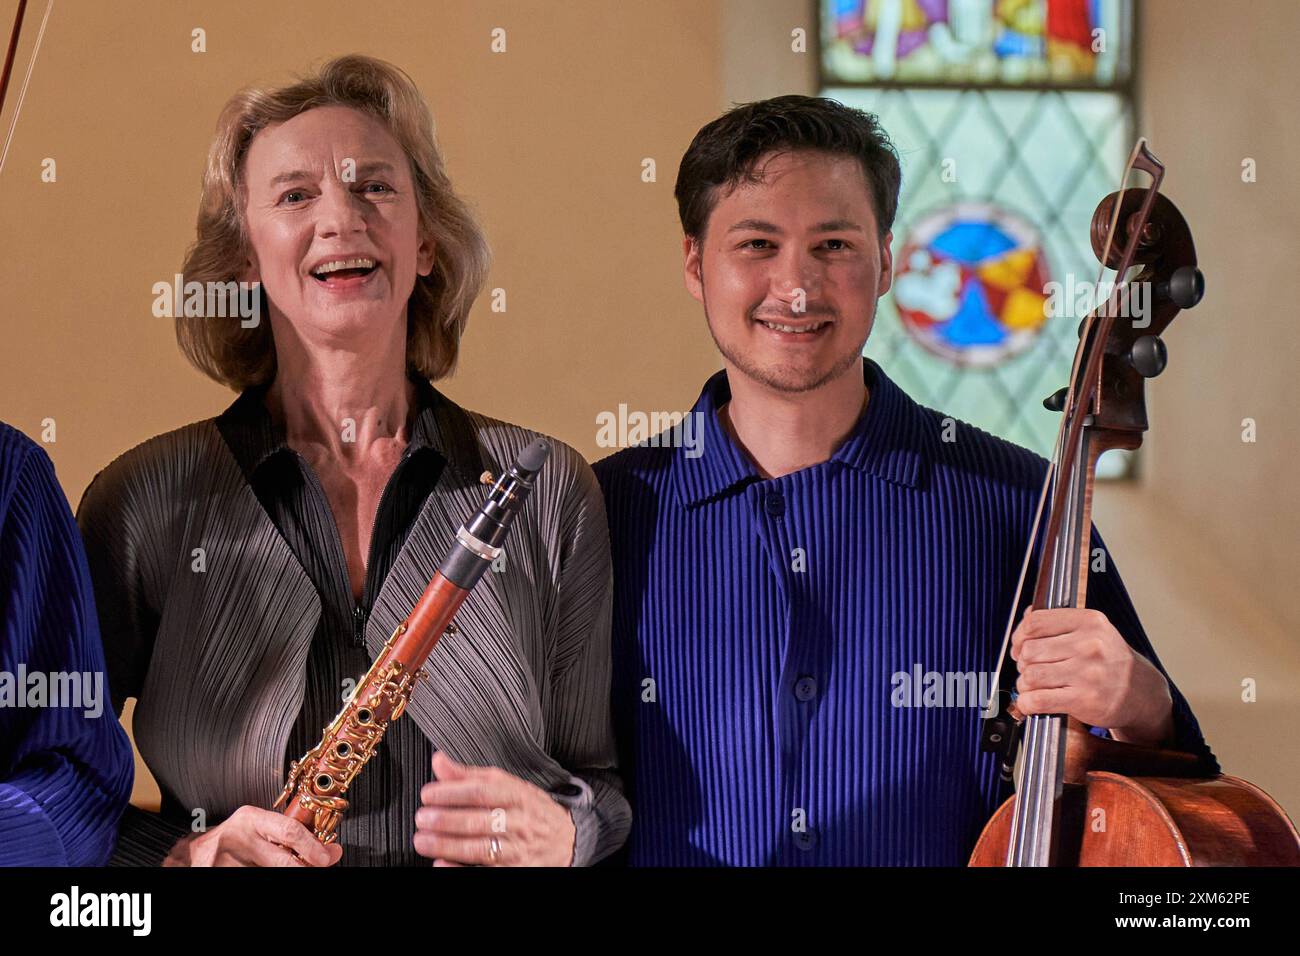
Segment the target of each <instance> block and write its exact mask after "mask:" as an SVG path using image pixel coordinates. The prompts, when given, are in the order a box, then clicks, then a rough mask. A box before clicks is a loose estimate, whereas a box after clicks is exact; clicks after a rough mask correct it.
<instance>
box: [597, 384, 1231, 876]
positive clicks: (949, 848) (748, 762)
mask: <svg viewBox="0 0 1300 956" xmlns="http://www.w3.org/2000/svg"><path fill="white" fill-rule="evenodd" d="M864 377H865V381H866V384H867V387H868V389H869V393H870V397H869V400H868V402H867V406H866V409H865V410H864V412H863V414H862V416H861V417H860V418H859V420H858V422H857V423H856V425H855V427H854V428H853V430H852V432H851V433H850V434H849V436H848V438H847V439H846V440H845V441H844V442H843V443H842V444H841V446H840V447H839V448H838V450H837V451H836V452H835V454H834V455H833V456H832V457H831V458H830V459H829V460H828V461H825V462H823V463H821V464H818V465H815V466H812V467H810V468H805V469H803V470H801V471H798V472H795V473H793V474H790V475H785V476H782V477H779V478H771V479H766V480H763V479H761V478H760V476H759V475H758V473H757V471H756V470H755V468H754V466H753V464H752V463H751V462H750V461H749V459H748V457H747V456H746V455H745V453H744V452H743V451H742V450H741V449H740V448H739V447H738V446H737V445H736V444H735V443H734V442H733V441H732V440H731V439H730V437H729V436H728V435H727V434H726V432H725V431H724V430H723V428H722V426H721V425H720V424H719V422H718V418H717V410H718V408H719V407H720V406H721V405H722V404H724V403H725V402H726V401H727V400H728V399H729V398H730V391H729V388H728V385H727V377H726V373H725V372H718V373H717V374H716V375H714V376H713V377H712V378H710V379H709V381H708V382H707V384H706V385H705V387H704V390H703V392H702V393H701V395H700V398H699V401H698V402H697V403H696V404H695V407H694V408H693V409H692V415H693V416H694V418H693V422H694V423H697V424H698V431H697V432H696V433H695V434H694V435H693V436H691V433H690V431H689V428H688V430H687V431H686V432H684V433H683V432H682V431H680V430H679V431H678V432H677V435H678V437H679V438H680V437H681V436H682V435H683V434H685V435H686V436H687V437H688V438H692V437H693V439H694V440H693V441H692V440H688V441H686V442H684V443H683V442H679V444H678V446H677V447H673V446H672V444H671V440H670V439H671V436H669V435H667V434H666V435H665V436H661V437H660V438H658V439H653V440H651V441H650V442H649V443H646V444H643V445H640V446H636V447H632V448H628V449H625V450H623V451H620V452H618V453H616V454H614V455H612V456H610V457H609V458H606V459H604V460H603V461H601V462H599V463H597V464H596V466H595V471H596V475H597V477H598V478H599V479H600V482H601V485H602V488H603V490H604V493H605V500H606V507H607V510H608V514H609V522H610V534H611V540H612V550H613V559H614V575H615V593H614V618H613V622H614V623H613V653H614V679H613V688H612V691H613V705H614V716H615V731H616V735H617V737H618V742H619V748H620V766H621V768H622V770H623V773H624V778H625V781H626V783H627V787H628V791H629V796H630V799H631V801H632V808H633V826H632V834H631V837H630V840H629V843H628V847H627V862H629V863H630V864H631V865H643V866H644V865H650V866H654V865H741V866H766V865H794V866H806V865H839V866H850V865H871V866H880V865H961V864H964V863H965V862H966V860H967V858H968V856H969V854H970V851H971V849H972V848H973V846H974V843H975V840H976V838H977V837H978V836H979V833H980V830H981V828H982V827H983V825H984V824H985V823H986V822H987V820H988V818H989V817H990V816H991V815H992V813H993V811H994V810H995V809H996V807H997V806H998V804H999V803H1000V802H1001V801H1002V800H1003V799H1005V798H1006V797H1007V796H1009V795H1010V793H1009V790H1008V789H1006V788H1005V787H1004V785H1002V784H1001V783H1000V779H999V775H998V767H997V761H996V758H995V757H994V756H993V755H991V754H988V753H984V752H982V751H981V750H980V747H979V731H980V712H981V711H980V708H981V704H982V703H983V700H982V699H977V698H978V695H977V694H975V693H969V694H967V695H966V697H965V698H964V699H963V697H962V694H961V691H962V689H971V688H975V687H979V686H987V685H988V684H989V683H990V682H991V680H992V677H991V672H993V671H995V670H996V667H997V655H998V651H999V648H1000V645H1001V641H1002V637H1003V633H1004V630H1005V628H1006V623H1007V617H1008V613H1009V612H1010V609H1011V608H1010V605H1011V602H1012V599H1013V596H1014V592H1015V585H1016V581H1017V578H1018V576H1019V572H1020V567H1021V562H1022V560H1023V555H1024V549H1025V546H1026V542H1027V540H1028V534H1029V530H1030V526H1031V524H1032V519H1033V514H1034V509H1035V506H1036V504H1037V495H1038V492H1039V489H1040V488H1041V484H1042V480H1043V477H1044V474H1045V468H1046V465H1047V463H1046V461H1045V460H1044V459H1043V458H1041V457H1040V456H1038V455H1036V454H1034V453H1033V452H1030V451H1029V450H1027V449H1024V448H1021V447H1019V446H1017V445H1014V444H1012V443H1010V442H1007V441H1005V440H1002V439H999V438H997V437H994V436H992V435H989V434H987V433H985V432H983V431H981V430H979V429H977V428H975V427H974V426H971V425H968V424H965V423H962V422H960V421H957V420H955V419H952V418H950V417H948V416H945V415H944V414H942V413H940V412H937V411H933V410H931V409H927V408H924V407H922V406H920V405H918V404H917V403H916V402H914V401H913V400H912V399H911V398H910V397H909V396H908V395H907V394H906V393H904V392H903V391H902V390H901V389H900V388H899V387H898V386H897V385H896V384H895V383H894V382H892V381H891V380H890V379H889V377H888V376H887V375H886V374H885V373H884V371H883V370H882V369H881V368H880V366H879V365H877V364H876V363H875V362H873V361H871V360H870V359H866V360H864ZM665 439H669V440H665ZM1092 533H1093V546H1094V547H1101V548H1103V549H1104V544H1103V543H1102V542H1101V539H1100V538H1099V537H1098V536H1097V535H1096V531H1095V529H1093V532H1092ZM1032 573H1033V569H1032V568H1031V575H1032ZM1032 580H1033V579H1032V576H1031V577H1030V579H1029V583H1030V584H1031V583H1032ZM1025 591H1026V593H1025V595H1024V597H1023V599H1022V601H1021V602H1020V606H1021V607H1022V608H1023V607H1024V606H1025V605H1027V604H1028V603H1029V599H1030V597H1031V595H1032V587H1030V586H1028V584H1027V586H1026V589H1025ZM1087 604H1088V606H1089V607H1094V608H1097V609H1100V610H1102V611H1103V612H1104V613H1105V614H1106V615H1107V617H1108V618H1109V619H1110V620H1111V622H1112V623H1113V624H1114V625H1115V627H1116V628H1117V629H1118V630H1119V631H1120V633H1122V634H1123V635H1124V637H1125V639H1126V640H1128V641H1129V643H1130V644H1131V645H1132V646H1133V647H1135V648H1136V649H1137V650H1138V651H1139V652H1141V653H1142V654H1144V655H1146V656H1147V657H1148V658H1150V659H1151V660H1152V661H1153V662H1154V663H1155V664H1156V665H1157V666H1160V664H1159V661H1158V660H1157V659H1156V656H1155V654H1154V652H1153V651H1152V649H1151V646H1150V644H1149V643H1148V641H1147V638H1146V636H1145V634H1144V633H1143V631H1142V627H1141V624H1140V623H1139V621H1138V618H1137V615H1136V613H1135V611H1134V609H1133V606H1132V603H1131V602H1130V600H1129V597H1128V595H1127V593H1126V592H1125V590H1124V586H1123V584H1122V582H1121V581H1120V578H1119V575H1118V572H1117V571H1116V569H1115V566H1114V564H1113V563H1112V562H1111V561H1110V559H1109V555H1106V556H1105V571H1096V570H1094V571H1093V572H1092V573H1091V574H1090V577H1089V588H1088V600H1087ZM1018 613H1019V612H1018ZM1162 670H1163V668H1162ZM981 673H983V674H984V675H986V676H985V678H984V681H985V683H984V684H983V685H980V684H978V683H977V682H978V680H979V677H978V675H979V674H981ZM930 674H936V675H940V676H939V679H940V680H942V682H943V686H944V687H947V688H949V689H950V693H949V694H948V695H947V696H944V695H942V694H939V695H937V696H936V695H930V696H927V695H925V694H924V693H923V692H922V687H923V686H929V687H931V689H933V687H934V686H935V678H928V677H926V675H930ZM900 675H906V677H903V676H900ZM1166 676H1168V675H1166ZM927 681H929V684H928V685H927V684H926V682H927ZM1171 693H1172V696H1173V699H1174V722H1175V729H1176V738H1177V739H1176V743H1175V746H1177V747H1179V748H1181V749H1186V750H1190V751H1192V752H1196V753H1198V754H1201V755H1202V756H1203V757H1204V758H1205V759H1206V760H1207V761H1210V762H1213V759H1214V758H1213V755H1212V754H1211V753H1210V752H1209V750H1208V748H1206V746H1205V742H1204V740H1203V738H1202V735H1201V732H1200V729H1199V727H1198V726H1197V723H1196V719H1195V717H1194V716H1193V715H1192V712H1191V710H1190V708H1189V707H1188V704H1187V702H1186V700H1185V699H1184V698H1183V696H1182V694H1181V693H1179V692H1178V690H1177V688H1176V687H1174V686H1173V685H1172V681H1171ZM927 701H928V705H927ZM958 701H964V702H963V703H962V704H961V705H958V704H957V702H958Z"/></svg>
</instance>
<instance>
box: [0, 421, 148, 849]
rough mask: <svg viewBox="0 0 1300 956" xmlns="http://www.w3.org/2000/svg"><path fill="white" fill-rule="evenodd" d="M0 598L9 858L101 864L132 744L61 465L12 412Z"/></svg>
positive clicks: (125, 789) (127, 787) (5, 461)
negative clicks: (58, 473) (113, 700)
mask: <svg viewBox="0 0 1300 956" xmlns="http://www.w3.org/2000/svg"><path fill="white" fill-rule="evenodd" d="M0 602H2V603H3V608H4V620H3V630H0V865H4V866H101V865H103V864H104V863H105V862H106V861H107V860H108V857H109V855H110V854H111V852H112V850H113V844H114V841H115V838H116V832H117V823H118V819H119V818H120V817H121V815H122V811H123V810H124V809H125V807H126V805H127V801H128V800H129V799H130V796H131V784H132V782H133V778H134V765H133V762H132V758H131V744H130V741H128V740H127V736H126V732H125V731H124V730H123V729H122V726H121V724H119V723H118V721H117V715H116V713H115V712H114V710H113V708H112V707H111V706H110V705H109V698H108V687H107V681H106V680H105V674H104V650H103V646H102V644H101V642H100V636H99V626H98V623H97V618H96V614H95V603H94V594H93V590H92V587H91V583H90V572H89V570H88V568H87V565H86V556H85V552H84V551H83V549H82V544H81V536H80V534H79V532H78V530H77V525H76V523H75V522H74V521H73V519H72V512H71V510H70V508H69V507H68V502H67V499H66V498H65V497H64V495H63V491H62V489H61V488H60V487H59V484H58V481H57V479H56V478H55V475H54V466H53V464H52V463H51V462H50V459H49V456H48V455H46V454H45V451H44V449H42V448H41V447H40V446H39V445H37V444H36V443H35V442H33V441H32V440H31V439H29V438H27V437H26V436H25V435H23V434H22V433H21V432H19V431H17V430H16V429H14V428H12V427H10V426H9V425H6V424H4V423H0Z"/></svg>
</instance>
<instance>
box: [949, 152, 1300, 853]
mask: <svg viewBox="0 0 1300 956" xmlns="http://www.w3.org/2000/svg"><path fill="white" fill-rule="evenodd" d="M1133 169H1137V170H1140V171H1141V172H1144V173H1146V174H1148V175H1149V176H1150V177H1151V185H1150V186H1149V187H1147V188H1127V189H1126V188H1124V184H1125V183H1126V182H1127V181H1128V176H1129V173H1130V171H1131V170H1133ZM1164 172H1165V167H1164V166H1163V164H1161V163H1160V161H1159V160H1158V159H1156V157H1155V156H1154V155H1152V153H1151V151H1150V150H1149V149H1148V148H1147V144H1146V140H1145V139H1139V140H1138V143H1137V145H1136V146H1135V147H1134V149H1133V153H1132V155H1131V157H1130V158H1129V162H1128V165H1127V166H1126V168H1125V172H1124V179H1123V181H1122V182H1121V186H1120V189H1119V191H1117V192H1114V193H1111V194H1110V195H1108V196H1106V197H1105V198H1104V199H1103V200H1102V201H1101V203H1100V204H1099V205H1098V206H1097V209H1096V212H1094V214H1093V217H1092V222H1091V237H1090V238H1091V244H1092V249H1093V252H1094V253H1095V254H1096V256H1097V257H1098V260H1099V261H1100V262H1101V275H1103V276H1104V275H1105V270H1106V269H1113V270H1114V271H1115V277H1116V280H1115V284H1114V288H1113V291H1111V293H1110V295H1109V296H1108V297H1107V298H1106V300H1105V301H1104V302H1103V303H1101V305H1099V306H1098V307H1097V308H1096V309H1094V310H1093V311H1092V312H1090V313H1089V314H1087V315H1086V316H1084V318H1083V320H1082V322H1081V323H1080V327H1079V345H1078V348H1077V350H1076V352H1075V356H1074V363H1073V367H1072V369H1071V373H1070V381H1069V384H1068V385H1066V386H1065V387H1063V388H1061V389H1060V390H1059V391H1057V392H1056V393H1055V394H1053V395H1051V396H1049V397H1048V398H1047V399H1046V400H1045V401H1044V405H1045V406H1046V407H1047V408H1048V409H1050V410H1054V411H1060V412H1062V413H1063V415H1062V419H1061V424H1060V428H1059V430H1058V432H1057V438H1056V446H1055V449H1054V451H1053V453H1052V458H1051V460H1050V462H1049V464H1048V468H1047V474H1046V477H1045V479H1044V481H1043V487H1042V491H1041V493H1040V495H1039V500H1038V513H1037V514H1036V515H1035V518H1034V525H1033V528H1034V531H1033V533H1031V536H1030V541H1029V548H1028V550H1027V551H1026V554H1025V560H1024V563H1023V565H1022V567H1021V574H1020V582H1019V585H1018V586H1017V589H1016V595H1015V598H1014V600H1013V601H1012V605H1011V616H1012V620H1010V621H1008V624H1007V630H1006V635H1005V636H1004V638H1003V644H1002V654H1001V660H1000V662H999V668H998V672H999V674H1000V686H999V687H998V688H995V690H994V694H993V696H992V697H991V698H990V700H989V702H988V706H987V708H986V710H985V714H986V715H990V716H987V717H986V719H985V721H984V725H983V734H982V737H983V740H982V743H983V747H984V749H985V750H991V751H995V752H997V753H999V754H1001V758H1002V772H1003V778H1004V779H1009V780H1012V781H1013V782H1014V784H1015V792H1014V794H1013V795H1012V796H1011V797H1009V798H1008V799H1007V800H1006V801H1005V802H1004V803H1003V804H1002V805H1001V806H1000V807H999V808H998V809H997V811H996V812H995V813H994V814H993V816H992V818H991V819H990V820H989V822H988V823H987V824H986V825H985V827H984V829H983V831H982V832H981V834H980V836H979V839H978V841H977V842H976V844H975V848H974V850H973V851H972V853H971V857H970V865H971V866H1300V835H1297V832H1296V827H1295V825H1294V824H1293V823H1292V822H1291V820H1290V819H1289V818H1288V817H1287V815H1286V813H1285V812H1284V811H1283V810H1282V808H1281V807H1280V806H1278V804H1277V802H1276V801H1274V800H1273V799H1272V798H1271V797H1270V796H1269V795H1268V794H1267V793H1265V792H1264V791H1263V790H1261V789H1260V788H1259V787H1257V786H1255V785H1254V784H1252V783H1250V782H1248V781H1246V780H1243V779H1241V778H1239V777H1234V776H1230V775H1228V774H1222V773H1216V772H1215V769H1216V768H1212V767H1208V766H1206V763H1205V762H1204V761H1203V760H1202V758H1200V757H1197V756H1195V755H1193V754H1187V753H1180V752H1177V751H1172V750H1167V749H1161V748H1157V747H1147V746H1142V745H1138V744H1132V743H1125V742H1121V741H1117V740H1111V739H1105V738H1100V737H1098V736H1096V735H1095V734H1093V733H1091V732H1090V731H1089V730H1088V728H1087V726H1086V725H1084V724H1082V723H1081V722H1080V721H1078V720H1076V719H1075V718H1073V717H1067V716H1066V715H1064V714H1035V715H1030V716H1028V717H1025V716H1023V715H1021V714H1019V713H1018V712H1017V711H1016V710H1015V706H1014V702H1013V701H1012V695H1011V693H1010V689H1009V688H1010V686H1011V685H1012V684H1013V683H1014V675H1015V667H1014V664H1013V662H1011V661H1010V658H1009V656H1008V650H1009V646H1010V639H1011V632H1012V624H1013V623H1014V615H1015V612H1016V609H1017V607H1019V604H1020V596H1021V594H1022V593H1023V589H1024V585H1025V576H1026V571H1027V569H1028V567H1029V561H1030V557H1031V555H1032V554H1033V553H1034V548H1035V543H1036V542H1035V538H1036V537H1037V530H1038V528H1039V524H1040V519H1041V516H1042V511H1043V505H1044V503H1045V502H1046V501H1047V500H1048V498H1049V494H1050V501H1051V504H1050V507H1049V508H1048V511H1047V521H1046V528H1045V530H1044V533H1043V541H1042V547H1041V551H1040V553H1041V555H1042V559H1041V560H1040V562H1039V572H1038V574H1037V578H1036V581H1035V584H1034V597H1033V601H1032V606H1033V607H1037V608H1060V607H1083V606H1084V604H1085V599H1086V595H1087V583H1088V567H1089V561H1088V558H1089V550H1088V549H1089V545H1090V530H1091V527H1092V517H1091V514H1092V495H1093V485H1094V481H1095V478H1096V465H1097V459H1098V458H1099V457H1100V456H1101V454H1102V453H1103V452H1105V451H1107V450H1109V449H1111V448H1124V449H1134V448H1137V447H1139V446H1140V445H1141V443H1142V433H1143V432H1145V431H1146V429H1147V414H1146V405H1145V382H1146V379H1148V378H1154V377H1155V376H1157V375H1159V374H1160V373H1161V372H1162V371H1164V369H1165V365H1166V363H1167V359H1168V353H1167V350H1166V348H1165V345H1164V342H1163V340H1162V339H1161V338H1160V336H1161V333H1163V332H1164V330H1165V329H1166V328H1167V327H1168V326H1169V324H1170V323H1171V322H1172V321H1173V320H1174V318H1175V317H1176V316H1177V315H1178V313H1179V311H1181V310H1182V309H1188V308H1192V307H1193V306H1195V305H1196V304H1197V303H1198V302H1199V301H1200V300H1201V297H1202V295H1203V294H1204V290H1205V280H1204V277H1203V276H1202V275H1201V272H1200V270H1199V269H1197V268H1196V249H1195V246H1194V244H1193V242H1192V234H1191V230H1190V229H1189V228H1188V225H1187V222H1186V220H1184V218H1183V216H1182V214H1181V213H1180V212H1179V211H1178V209H1177V207H1175V206H1174V204H1173V203H1172V202H1171V201H1170V200H1169V199H1168V198H1167V197H1165V196H1164V195H1162V194H1161V193H1160V191H1159V190H1160V185H1161V182H1162V180H1163V178H1164ZM1135 267H1136V268H1138V269H1139V271H1138V272H1137V274H1136V275H1134V276H1133V277H1132V278H1131V279H1127V280H1126V276H1128V275H1129V273H1130V272H1131V270H1133V269H1134V268H1135ZM1139 284H1145V286H1143V285H1139ZM1098 287H1099V288H1100V287H1101V286H1100V279H1099V284H1098ZM1144 289H1145V290H1149V291H1150V295H1149V296H1148V297H1147V298H1146V300H1145V304H1142V299H1141V296H1140V295H1139V294H1137V293H1140V292H1142V291H1144ZM1130 307H1133V309H1134V310H1135V311H1137V312H1138V313H1139V315H1140V317H1141V319H1142V321H1140V322H1135V321H1129V319H1130V318H1131V316H1130Z"/></svg>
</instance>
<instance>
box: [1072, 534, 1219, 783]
mask: <svg viewBox="0 0 1300 956" xmlns="http://www.w3.org/2000/svg"><path fill="white" fill-rule="evenodd" d="M1098 549H1101V555H1100V556H1101V558H1102V560H1101V561H1098V560H1095V559H1094V560H1092V561H1090V563H1089V570H1088V594H1087V601H1086V602H1085V603H1086V606H1087V607H1090V608H1092V609H1093V610H1097V611H1101V612H1102V613H1103V614H1105V615H1106V618H1107V619H1108V620H1109V621H1110V622H1111V624H1113V625H1114V626H1115V629H1116V630H1117V631H1119V632H1120V634H1122V635H1123V637H1124V640H1126V641H1128V643H1129V646H1130V647H1132V648H1133V649H1134V650H1135V651H1137V652H1138V653H1139V654H1141V655H1142V656H1143V657H1145V658H1146V659H1147V660H1149V661H1150V662H1151V663H1152V664H1154V665H1155V666H1156V667H1157V668H1158V669H1159V671H1160V673H1162V674H1164V676H1165V680H1167V681H1168V682H1169V696H1170V697H1171V698H1172V699H1173V718H1174V740H1173V743H1172V744H1170V745H1169V749H1171V750H1181V751H1184V752H1186V753H1190V754H1195V755H1196V756H1198V757H1200V758H1201V760H1202V761H1203V762H1204V763H1205V765H1206V767H1207V768H1209V769H1211V770H1212V772H1214V773H1218V772H1219V762H1218V760H1216V759H1215V756H1214V753H1213V752H1212V751H1211V750H1210V748H1209V746H1207V745H1206V743H1205V737H1204V735H1203V734H1202V733H1201V727H1200V724H1199V723H1197V721H1196V715H1195V714H1193V713H1192V708H1191V706H1190V705H1189V704H1188V703H1187V699H1186V698H1185V697H1184V696H1183V694H1182V692H1181V691H1180V690H1179V689H1178V685H1177V684H1175V683H1174V681H1173V678H1171V677H1170V676H1169V672H1168V671H1166V670H1165V667H1164V665H1163V664H1161V663H1160V658H1159V657H1157V656H1156V652H1155V648H1153V647H1152V646H1151V642H1150V641H1149V640H1147V636H1146V632H1145V631H1143V630H1142V623H1141V622H1140V621H1139V620H1138V616H1137V611H1136V610H1134V608H1133V602H1132V601H1131V600H1130V599H1129V596H1128V591H1126V590H1125V588H1124V582H1123V580H1121V578H1120V576H1119V570H1118V569H1117V568H1116V567H1115V561H1114V559H1113V558H1112V557H1111V555H1110V552H1109V551H1108V550H1106V545H1105V542H1103V541H1102V539H1101V535H1100V534H1098V532H1097V528H1096V526H1095V525H1094V526H1093V529H1092V539H1091V544H1090V547H1089V549H1088V551H1089V554H1091V555H1094V556H1096V555H1098ZM1098 730H1100V731H1101V734H1102V736H1109V734H1108V733H1107V732H1106V731H1105V730H1104V729H1102V728H1094V730H1093V732H1094V733H1096V732H1098Z"/></svg>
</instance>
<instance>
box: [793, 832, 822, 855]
mask: <svg viewBox="0 0 1300 956" xmlns="http://www.w3.org/2000/svg"><path fill="white" fill-rule="evenodd" d="M794 845H795V846H797V847H798V848H799V849H801V850H803V851H804V852H805V853H807V852H809V851H810V850H812V849H813V848H814V847H815V846H817V831H816V830H806V831H804V832H803V833H796V834H795V835H794Z"/></svg>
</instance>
